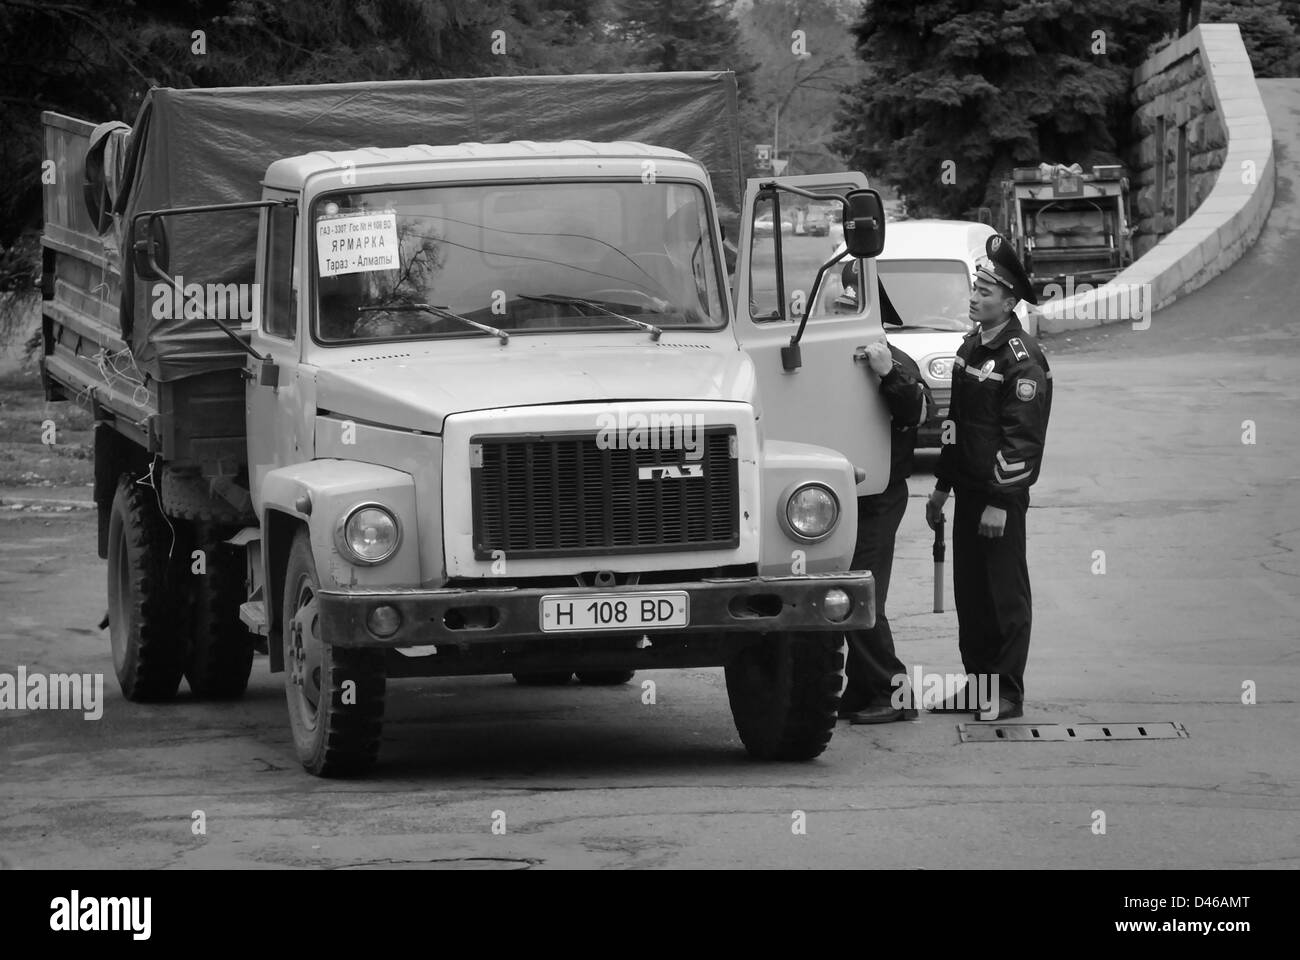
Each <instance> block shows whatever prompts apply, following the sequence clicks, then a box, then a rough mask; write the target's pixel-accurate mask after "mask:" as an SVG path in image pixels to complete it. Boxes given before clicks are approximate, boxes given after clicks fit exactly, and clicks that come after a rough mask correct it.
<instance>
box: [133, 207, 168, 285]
mask: <svg viewBox="0 0 1300 960" xmlns="http://www.w3.org/2000/svg"><path fill="white" fill-rule="evenodd" d="M141 232H143V234H144V235H143V236H137V237H136V239H135V242H134V243H133V244H132V245H131V263H132V265H133V266H134V267H135V272H136V275H137V276H139V277H141V278H143V279H145V280H170V279H171V277H170V276H168V261H169V259H170V257H169V256H168V250H167V227H166V226H165V225H164V224H163V221H162V218H161V217H151V218H150V219H149V221H148V226H146V227H145V229H144V230H143V231H138V230H137V234H139V233H141Z"/></svg>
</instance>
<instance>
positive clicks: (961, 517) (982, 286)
mask: <svg viewBox="0 0 1300 960" xmlns="http://www.w3.org/2000/svg"><path fill="white" fill-rule="evenodd" d="M985 251H986V253H987V256H985V257H982V258H981V259H980V261H979V263H978V264H977V266H976V270H975V277H974V282H973V288H972V292H971V300H970V317H971V319H972V320H974V321H976V322H977V323H978V324H979V326H978V328H977V329H975V330H974V331H972V332H971V333H970V334H968V335H967V336H966V338H965V339H964V340H963V341H962V345H961V347H960V348H959V349H958V351H957V359H956V361H955V362H954V366H953V372H952V401H951V404H950V405H949V411H948V419H950V420H951V421H952V433H951V435H948V434H946V435H945V436H943V437H942V440H943V449H942V452H941V453H940V455H939V463H938V466H937V467H936V468H935V478H936V481H937V482H936V484H935V489H934V492H933V493H931V494H930V499H929V502H928V503H927V504H926V511H925V512H926V522H927V523H929V524H930V526H931V528H933V527H934V526H935V524H936V522H937V521H938V519H939V518H940V517H942V514H943V506H944V503H945V502H946V501H947V499H948V493H949V491H950V490H952V491H955V493H956V495H957V508H956V516H955V517H954V520H953V530H952V537H953V593H954V595H955V599H956V602H957V624H958V647H959V648H960V650H961V658H962V664H963V665H964V667H965V668H966V673H967V674H994V675H996V676H997V677H998V691H999V702H998V705H997V707H998V709H997V715H996V717H994V716H989V715H981V718H983V717H985V716H987V717H988V719H998V720H1006V719H1010V718H1014V717H1019V716H1022V715H1023V713H1024V696H1025V661H1026V660H1027V659H1028V656H1029V627H1030V621H1031V604H1030V591H1029V568H1028V566H1027V565H1026V563H1025V513H1026V511H1027V509H1028V507H1029V488H1030V486H1032V485H1033V483H1034V481H1035V480H1037V479H1038V470H1039V466H1040V464H1041V462H1042V456H1043V445H1044V443H1045V441H1046V439H1047V420H1048V416H1049V415H1050V413H1051V410H1052V371H1051V368H1050V367H1049V366H1048V364H1047V358H1046V357H1045V356H1044V355H1043V352H1042V350H1041V349H1040V348H1039V346H1038V343H1037V342H1036V341H1035V340H1034V339H1033V338H1032V337H1030V336H1029V335H1028V334H1026V333H1025V331H1024V330H1023V329H1022V328H1021V326H1020V321H1019V320H1018V319H1017V318H1016V315H1015V313H1014V310H1015V306H1016V302H1017V300H1026V301H1028V302H1029V303H1031V304H1036V303H1037V302H1038V300H1037V298H1036V297H1035V296H1034V290H1033V286H1032V285H1031V284H1030V282H1029V277H1028V276H1026V274H1025V270H1024V267H1023V266H1021V263H1020V260H1019V258H1018V257H1017V256H1016V254H1015V251H1014V250H1013V249H1012V247H1011V244H1010V243H1008V242H1007V241H1006V239H1005V238H1003V237H1001V236H998V235H996V234H995V235H994V236H991V237H989V239H988V242H987V244H986V246H985ZM945 429H948V427H947V425H945ZM971 694H973V691H966V694H965V695H964V696H963V700H964V701H966V702H964V703H962V702H958V703H954V702H953V701H948V702H946V703H945V704H943V705H941V706H940V707H938V708H936V709H937V710H939V711H946V712H969V713H977V712H978V709H979V708H978V706H977V705H975V704H974V702H973V701H974V698H973V696H971ZM956 706H962V707H969V709H963V710H961V711H957V710H954V707H956Z"/></svg>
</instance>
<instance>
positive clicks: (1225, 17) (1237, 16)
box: [1201, 0, 1300, 77]
mask: <svg viewBox="0 0 1300 960" xmlns="http://www.w3.org/2000/svg"><path fill="white" fill-rule="evenodd" d="M1289 6H1290V8H1291V9H1290V10H1289V11H1287V10H1286V9H1284V4H1283V3H1282V2H1281V0H1205V3H1204V5H1203V6H1202V7H1201V23H1235V24H1236V25H1237V26H1238V27H1239V28H1240V30H1241V39H1242V42H1243V43H1245V45H1246V52H1247V53H1249V54H1250V62H1251V66H1253V67H1254V69H1255V76H1257V77H1294V76H1300V25H1298V24H1297V22H1296V20H1297V19H1300V2H1292V3H1290V4H1289ZM1288 12H1289V13H1290V14H1291V17H1292V18H1295V19H1289V18H1288V16H1287V14H1288Z"/></svg>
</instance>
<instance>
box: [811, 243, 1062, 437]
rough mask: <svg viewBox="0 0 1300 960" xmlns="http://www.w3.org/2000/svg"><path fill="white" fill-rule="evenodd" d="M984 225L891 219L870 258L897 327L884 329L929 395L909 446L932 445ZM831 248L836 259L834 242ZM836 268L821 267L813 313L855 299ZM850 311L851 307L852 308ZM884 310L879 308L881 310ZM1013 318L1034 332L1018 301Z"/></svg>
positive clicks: (966, 327)
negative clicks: (824, 270) (881, 248)
mask: <svg viewBox="0 0 1300 960" xmlns="http://www.w3.org/2000/svg"><path fill="white" fill-rule="evenodd" d="M995 232H996V231H994V229H993V228H992V227H990V226H989V225H988V224H983V223H970V222H968V221H965V220H908V221H905V222H902V223H891V224H890V225H889V231H888V232H887V233H886V235H885V250H884V252H883V253H881V255H880V256H879V257H877V258H876V261H875V264H876V276H877V283H878V285H879V286H880V288H881V289H882V290H883V291H884V296H883V297H882V300H884V299H886V298H887V299H888V301H889V303H890V305H892V307H893V309H894V311H896V312H897V315H898V317H899V318H900V319H901V320H902V321H903V323H902V325H893V324H891V325H889V326H887V327H886V330H888V332H889V334H890V338H889V339H890V343H892V344H894V345H895V346H897V347H898V348H899V349H900V350H902V351H903V352H904V353H906V354H907V355H908V356H910V357H911V358H912V359H913V360H915V361H916V365H917V366H918V367H920V369H921V374H922V375H923V376H924V377H925V380H926V383H927V384H928V385H929V387H930V391H931V393H932V394H933V396H934V400H935V404H934V408H933V409H932V410H930V412H929V416H928V418H927V420H926V422H925V423H924V424H922V426H921V429H920V430H919V431H918V432H917V446H920V447H937V446H939V436H940V431H941V429H942V425H943V421H944V419H945V418H946V417H947V416H948V402H949V400H950V398H951V397H952V367H953V360H954V359H955V358H956V356H957V348H958V347H959V346H961V341H962V338H963V337H964V336H965V335H966V334H967V333H969V332H970V331H971V330H972V329H973V328H974V324H973V323H972V322H971V320H970V292H971V277H972V276H973V275H974V273H975V262H976V260H978V259H979V258H980V257H982V256H984V249H985V241H986V240H987V239H988V238H989V236H991V235H992V234H993V233H995ZM836 253H837V254H838V255H840V256H844V253H845V248H844V245H843V244H840V246H839V247H837V249H836ZM845 279H846V278H845V277H842V276H838V275H837V273H836V271H834V270H831V271H828V272H827V281H826V282H824V283H823V289H821V290H819V291H818V292H817V294H816V301H815V302H816V304H817V306H816V308H815V310H816V311H817V312H822V311H825V312H828V313H833V312H836V305H835V301H836V300H839V301H840V302H842V303H844V304H846V305H847V304H849V303H853V304H856V291H854V290H853V289H852V288H851V287H850V286H849V285H847V284H845V282H844V280H845ZM854 309H856V306H855V307H854ZM887 312H888V311H887V310H886V311H885V313H887ZM1016 316H1017V317H1019V318H1020V323H1021V325H1022V326H1023V327H1024V328H1025V331H1026V332H1027V333H1028V334H1029V335H1030V336H1037V335H1038V313H1037V311H1036V310H1033V309H1031V308H1030V307H1029V305H1028V304H1026V303H1025V302H1024V301H1021V302H1020V303H1018V304H1017V305H1016Z"/></svg>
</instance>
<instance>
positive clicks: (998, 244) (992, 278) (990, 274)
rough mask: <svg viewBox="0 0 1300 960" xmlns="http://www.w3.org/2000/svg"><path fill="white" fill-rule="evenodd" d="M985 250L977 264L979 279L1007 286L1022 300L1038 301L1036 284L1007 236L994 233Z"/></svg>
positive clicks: (1034, 302) (976, 272)
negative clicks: (1035, 289) (1030, 278)
mask: <svg viewBox="0 0 1300 960" xmlns="http://www.w3.org/2000/svg"><path fill="white" fill-rule="evenodd" d="M984 252H985V254H986V256H983V257H980V259H979V260H978V261H977V262H976V264H975V276H976V278H977V279H981V280H988V281H989V282H990V283H996V284H998V285H999V286H1003V287H1006V288H1007V289H1009V290H1010V291H1011V292H1012V293H1014V294H1015V295H1016V296H1017V297H1018V298H1019V299H1021V300H1027V301H1028V302H1030V303H1033V304H1037V303H1038V296H1037V295H1036V294H1035V293H1034V285H1033V284H1032V283H1030V282H1029V275H1028V274H1027V273H1025V268H1024V267H1023V266H1022V265H1021V263H1020V258H1019V257H1017V256H1016V250H1015V248H1014V247H1013V246H1012V245H1011V244H1010V243H1008V242H1007V240H1006V238H1005V237H1003V236H1002V235H1001V234H997V233H995V234H993V236H991V237H989V238H988V240H987V242H986V243H985V244H984Z"/></svg>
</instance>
